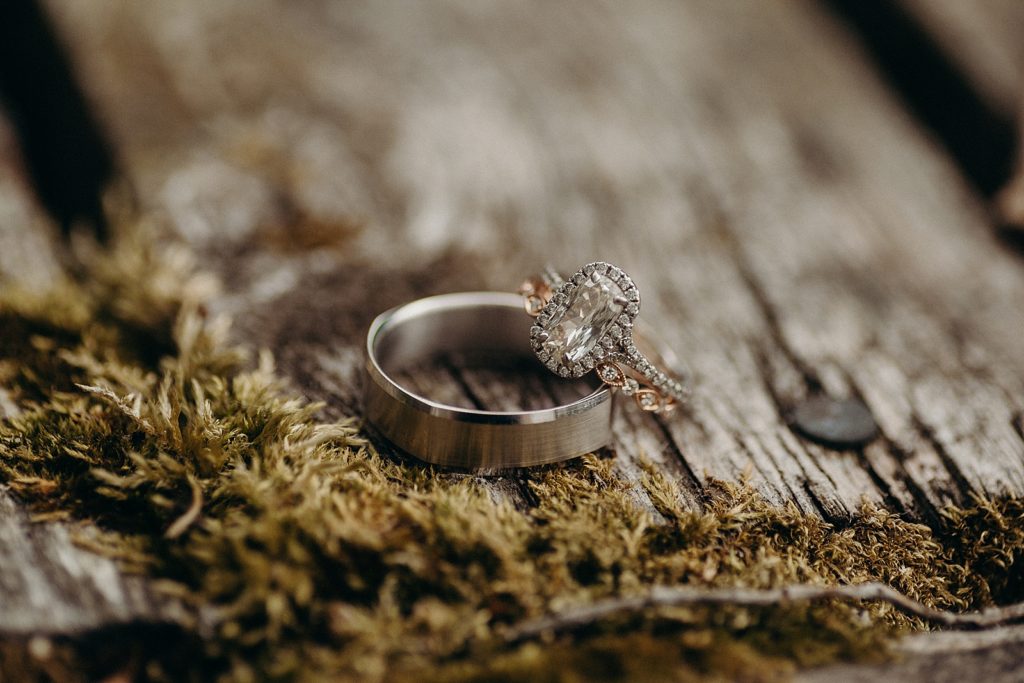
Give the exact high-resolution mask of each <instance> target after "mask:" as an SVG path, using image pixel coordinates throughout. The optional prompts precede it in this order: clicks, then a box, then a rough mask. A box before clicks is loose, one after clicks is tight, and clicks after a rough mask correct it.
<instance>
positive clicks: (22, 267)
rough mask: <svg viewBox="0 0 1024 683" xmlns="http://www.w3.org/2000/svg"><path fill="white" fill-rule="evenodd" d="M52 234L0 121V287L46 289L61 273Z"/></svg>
mask: <svg viewBox="0 0 1024 683" xmlns="http://www.w3.org/2000/svg"><path fill="white" fill-rule="evenodd" d="M55 233H56V228H55V227H54V226H53V223H52V221H50V220H49V219H48V218H47V217H46V215H45V214H44V213H43V211H42V209H40V207H39V205H38V203H37V202H36V200H35V199H34V198H33V196H32V193H31V190H30V188H29V186H28V181H27V180H26V178H25V174H24V172H23V170H22V165H21V163H20V159H19V153H18V150H17V147H16V145H15V141H14V135H13V132H12V130H11V128H10V126H9V125H8V124H7V121H5V120H4V119H3V118H2V117H0V286H10V285H12V284H19V285H21V286H23V287H27V288H35V289H41V288H44V287H46V286H47V284H48V283H49V282H51V281H52V280H53V279H54V278H55V277H56V276H57V273H58V272H59V269H60V266H59V264H58V259H57V257H56V255H55V252H54V249H53V242H52V239H53V237H54V235H55Z"/></svg>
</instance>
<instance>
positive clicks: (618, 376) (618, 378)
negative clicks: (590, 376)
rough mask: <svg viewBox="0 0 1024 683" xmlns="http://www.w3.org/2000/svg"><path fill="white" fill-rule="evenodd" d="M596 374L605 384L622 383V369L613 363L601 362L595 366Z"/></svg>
mask: <svg viewBox="0 0 1024 683" xmlns="http://www.w3.org/2000/svg"><path fill="white" fill-rule="evenodd" d="M597 376H598V377H600V378H601V381H602V382H605V383H607V384H614V385H619V384H622V381H623V376H622V371H621V370H619V368H618V367H616V365H615V364H614V363H602V364H601V365H598V366H597Z"/></svg>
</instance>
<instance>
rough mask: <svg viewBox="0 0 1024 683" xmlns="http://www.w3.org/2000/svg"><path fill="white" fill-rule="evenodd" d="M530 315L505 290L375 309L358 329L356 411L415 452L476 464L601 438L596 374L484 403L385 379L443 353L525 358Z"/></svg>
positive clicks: (568, 450)
mask: <svg viewBox="0 0 1024 683" xmlns="http://www.w3.org/2000/svg"><path fill="white" fill-rule="evenodd" d="M531 324H532V321H531V320H530V319H529V318H528V317H526V316H524V315H523V304H522V299H521V298H520V297H519V296H517V295H516V294H512V293H508V292H464V293H458V294H443V295H440V296H432V297H428V298H425V299H420V300H418V301H413V302H412V303H408V304H405V305H402V306H398V307H396V308H393V309H391V310H389V311H386V312H385V313H382V314H381V315H379V316H377V318H376V319H375V320H374V321H373V323H372V324H371V325H370V329H369V331H368V332H367V335H366V378H365V381H364V387H363V410H364V417H365V419H366V421H367V422H368V423H369V424H370V425H371V426H372V427H373V428H374V429H375V430H376V431H377V432H379V433H380V435H381V436H383V437H385V438H386V439H387V440H388V441H390V442H391V443H392V444H394V445H395V446H397V447H398V448H400V449H401V450H403V451H405V452H406V453H408V454H410V455H412V456H413V457H415V458H417V459H419V460H422V461H425V462H428V463H432V464H435V465H442V466H445V467H457V468H461V469H467V470H471V471H474V472H484V473H486V472H489V471H500V470H504V469H509V468H516V467H529V466H532V465H543V464H547V463H553V462H559V461H562V460H568V459H570V458H574V457H577V456H580V455H583V454H585V453H590V452H592V451H595V450H597V449H599V448H601V447H603V446H606V445H608V444H609V443H610V442H611V438H612V429H611V415H612V394H611V392H610V391H609V389H608V388H607V387H606V386H605V385H603V384H597V385H596V386H595V388H594V391H593V392H591V393H590V394H588V395H586V396H584V397H583V398H580V399H579V400H577V401H573V402H572V403H568V404H565V405H558V406H554V407H552V408H545V409H541V410H524V411H488V410H475V409H469V408H459V407H456V406H451V405H446V404H444V403H440V402H438V401H434V400H431V399H428V398H426V397H424V396H420V395H419V394H417V393H415V392H414V391H412V390H411V389H409V388H407V387H404V386H402V385H401V384H399V383H398V382H397V381H396V380H395V379H394V374H395V373H396V372H398V371H400V370H402V369H406V368H410V367H415V366H416V365H417V364H421V363H426V362H429V361H430V360H431V359H434V358H437V357H438V356H441V355H444V354H448V353H458V352H470V353H477V352H497V353H501V354H510V355H514V356H520V357H523V358H530V357H532V356H533V352H532V350H531V348H530V344H529V332H530V325H531Z"/></svg>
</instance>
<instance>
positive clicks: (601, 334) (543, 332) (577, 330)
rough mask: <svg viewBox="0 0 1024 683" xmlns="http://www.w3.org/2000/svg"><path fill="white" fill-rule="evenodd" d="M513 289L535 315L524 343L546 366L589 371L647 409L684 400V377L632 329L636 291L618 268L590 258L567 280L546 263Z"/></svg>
mask: <svg viewBox="0 0 1024 683" xmlns="http://www.w3.org/2000/svg"><path fill="white" fill-rule="evenodd" d="M519 294H520V295H521V296H524V297H525V307H526V312H527V313H529V314H530V315H531V316H533V317H534V318H535V319H536V320H535V322H534V325H533V326H532V327H531V328H530V345H531V347H532V348H533V351H534V353H535V354H536V355H537V358H538V359H540V361H541V362H542V363H543V364H544V365H545V366H546V367H547V368H548V369H549V370H551V371H552V372H554V373H556V374H558V375H559V376H561V377H582V376H583V375H586V374H587V373H589V372H590V371H591V370H594V371H595V372H596V373H597V376H598V377H599V378H600V379H601V381H602V382H604V383H605V384H606V385H607V386H609V387H612V388H616V389H618V390H619V391H621V392H622V393H624V394H626V395H631V396H633V398H634V399H635V400H636V402H637V404H638V405H639V406H640V408H642V409H643V410H645V411H649V412H653V413H667V412H669V411H671V410H673V409H674V408H675V407H676V406H677V405H678V404H679V403H681V402H684V401H686V400H687V398H688V396H689V392H688V390H687V389H686V387H685V386H684V385H683V382H682V381H681V380H680V379H679V378H678V377H674V376H672V375H671V374H669V372H668V371H667V370H668V368H669V367H670V366H672V365H674V363H673V362H672V360H673V359H670V358H668V353H669V352H668V351H666V350H656V349H654V348H653V346H652V345H651V344H649V343H646V340H645V339H644V335H641V334H636V335H634V325H635V322H636V317H637V314H638V313H639V312H640V292H639V291H638V290H637V288H636V285H635V284H634V283H633V280H632V278H630V277H629V276H628V275H626V273H624V272H623V271H622V269H621V268H618V267H616V266H613V265H611V264H610V263H605V262H604V261H597V262H594V263H589V264H587V265H585V266H583V267H582V268H580V269H579V270H578V271H577V272H576V273H574V274H573V276H572V277H571V278H569V279H568V280H565V279H563V278H562V277H561V276H560V275H559V274H558V273H557V272H556V271H554V270H552V269H551V268H548V269H546V270H545V271H544V272H543V273H541V274H540V275H536V276H534V277H531V278H529V279H528V280H526V282H524V283H523V285H522V286H521V287H520V288H519ZM645 346H646V347H647V348H643V347H645ZM641 349H643V350H641Z"/></svg>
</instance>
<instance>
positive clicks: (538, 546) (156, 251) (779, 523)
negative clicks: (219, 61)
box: [0, 238, 1024, 681]
mask: <svg viewBox="0 0 1024 683" xmlns="http://www.w3.org/2000/svg"><path fill="white" fill-rule="evenodd" d="M209 292H210V286H209V281H208V280H207V279H205V278H203V277H201V276H197V275H195V274H194V273H193V272H192V268H191V265H190V263H189V261H188V259H187V258H186V257H185V256H184V255H182V254H181V252H179V251H177V250H176V249H175V248H173V247H168V246H159V245H156V244H155V243H154V242H152V241H148V240H143V239H138V238H136V239H131V238H129V239H128V241H123V242H122V243H121V244H120V245H119V246H117V247H116V248H115V250H114V251H113V253H112V254H111V255H108V256H105V257H103V258H102V260H101V261H100V262H98V263H97V264H95V266H94V268H93V269H92V276H91V277H90V278H88V279H87V280H86V281H84V282H81V283H77V284H72V283H62V284H59V285H58V286H57V287H56V288H55V289H54V291H52V292H49V293H44V294H34V293H24V292H21V293H15V292H7V293H6V294H5V295H3V300H2V301H0V321H2V322H3V325H2V327H0V380H2V385H3V386H6V387H7V388H8V389H9V391H11V392H13V397H14V400H15V401H16V402H17V404H18V405H19V406H20V409H21V412H20V414H19V415H17V416H14V417H9V418H7V419H5V420H4V421H2V422H0V480H2V481H4V482H6V483H7V485H9V486H10V487H11V488H12V489H13V490H14V491H15V492H16V493H17V494H18V495H19V496H20V497H21V498H22V499H23V500H24V501H25V503H26V504H27V505H29V506H30V507H31V509H32V510H33V511H34V512H35V513H37V514H41V515H44V516H50V517H53V516H58V517H60V516H65V517H70V518H74V519H82V520H90V521H92V522H94V523H95V524H97V525H98V526H99V527H100V528H101V529H103V531H104V536H103V539H104V544H105V547H106V548H107V549H108V550H109V551H110V552H111V553H112V554H116V556H118V557H119V558H121V559H122V561H123V562H124V563H125V566H126V567H127V568H129V569H132V570H135V571H140V572H144V573H147V574H149V575H152V576H153V577H154V578H156V579H159V582H158V583H157V584H155V585H157V586H158V587H159V588H160V590H163V591H166V592H168V593H170V594H173V595H175V596H178V597H179V598H181V599H182V600H184V601H185V604H186V605H187V606H188V607H189V610H190V612H191V614H192V621H191V622H190V623H188V624H185V625H184V626H183V628H184V630H185V631H186V635H187V637H185V638H183V640H182V642H185V643H191V645H190V646H189V647H190V648H191V650H190V651H189V654H188V655H187V657H186V658H185V659H186V660H187V663H186V664H185V671H184V674H190V675H192V676H194V677H197V678H199V677H202V678H208V677H211V676H213V675H220V676H224V677H225V678H231V679H235V680H256V679H261V680H262V679H268V678H273V679H276V678H281V679H295V678H320V677H325V676H331V677H334V678H336V679H340V680H346V679H350V680H405V679H410V680H412V679H418V680H428V681H429V680H445V681H448V680H465V681H477V680H480V681H482V680H509V681H517V680H531V681H532V680H541V681H545V680H550V681H575V680H619V679H629V680H636V681H643V680H666V679H677V680H697V679H707V678H711V679H715V678H720V679H733V678H742V679H745V680H775V679H777V678H781V677H785V676H786V675H787V674H788V673H789V672H791V671H792V670H793V669H794V668H795V667H797V666H806V665H810V664H817V663H823V662H827V661H832V660H835V659H841V658H855V657H871V656H878V654H879V653H884V651H885V645H886V643H888V642H890V641H891V638H892V636H893V635H894V634H897V633H900V632H903V631H906V630H909V629H918V628H922V624H920V623H918V622H916V621H915V620H913V619H910V618H907V617H905V616H903V615H901V614H899V613H897V612H895V611H894V610H893V609H892V608H890V607H889V606H887V605H884V604H863V605H851V604H844V603H839V602H835V603H827V604H817V605H802V604H788V605H781V606H778V607H773V608H740V607H735V608H725V609H723V608H713V609H712V608H701V607H694V608H672V609H668V608H665V609H660V610H651V611H650V612H649V613H645V614H640V615H631V616H623V617H619V618H616V619H609V620H607V621H605V622H602V623H598V624H595V625H594V626H593V628H591V629H588V630H585V631H584V632H582V633H578V634H576V635H574V636H573V637H571V638H570V637H565V638H560V639H556V640H553V641H551V642H529V643H525V644H520V645H517V646H514V647H512V646H508V645H506V644H505V640H504V637H503V634H504V633H505V632H506V630H507V629H509V628H510V627H512V626H514V625H515V624H518V623H521V622H522V621H523V620H526V619H529V618H532V617H537V616H540V615H543V614H547V613H550V612H552V611H557V610H559V609H563V608H565V607H568V606H572V605H578V604H583V603H587V602H589V601H593V600H595V599H601V598H606V597H610V596H617V595H629V594H635V593H638V592H642V591H643V590H645V589H646V588H648V587H650V586H653V585H678V584H687V585H694V586H750V587H777V586H781V585H786V584H791V583H815V584H823V585H839V584H849V583H858V582H862V581H869V580H870V581H884V582H886V583H888V584H890V585H892V586H893V587H895V588H896V589H898V590H900V591H901V592H903V593H905V594H907V595H909V596H911V597H913V598H915V599H917V600H920V601H922V602H924V603H925V604H928V605H930V606H933V607H937V608H946V609H966V608H976V607H981V606H984V605H987V604H991V603H992V602H993V601H998V600H1006V599H1010V598H1014V597H1020V596H1019V595H1018V593H1019V590H1020V588H1019V587H1020V585H1021V581H1020V580H1019V579H1020V574H1019V571H1020V570H1019V567H1020V562H1019V559H1020V555H1021V549H1022V548H1024V537H1022V532H1021V529H1022V528H1024V506H1022V504H1021V503H1020V501H1017V500H1004V501H998V502H993V501H978V503H977V505H976V506H974V507H973V508H971V509H968V510H953V511H950V512H949V514H948V517H947V525H946V527H945V528H944V529H941V530H938V531H934V530H931V529H929V528H927V527H924V526H921V525H917V524H912V523H909V522H906V521H904V520H902V519H900V518H899V517H898V516H896V515H893V514H890V513H888V512H885V511H883V510H880V509H877V508H874V507H870V506H865V507H864V508H863V509H862V510H861V511H860V514H859V516H858V517H857V519H855V520H853V521H851V522H850V523H849V524H847V525H845V526H843V527H842V528H839V527H836V526H833V525H830V524H828V523H826V522H824V521H822V520H820V519H817V518H813V517H808V516H806V515H803V514H802V513H800V512H799V511H798V510H796V509H795V508H794V507H783V508H777V507H773V506H770V505H768V504H767V503H765V502H764V501H763V500H762V499H760V498H759V497H758V496H757V495H756V494H755V493H753V492H752V491H750V490H749V489H747V488H745V487H743V486H742V485H732V484H727V483H721V484H719V485H718V486H717V488H716V490H715V491H714V495H713V496H712V500H711V501H710V503H709V504H708V506H707V509H706V510H704V511H703V512H700V513H695V512H692V511H689V510H687V509H685V508H684V507H683V505H682V504H681V500H682V496H681V495H680V493H679V491H678V490H677V489H676V486H675V484H674V482H672V481H670V480H668V479H666V478H665V477H664V476H662V475H661V474H660V473H658V472H656V471H655V470H653V469H651V470H650V471H649V472H648V473H647V474H646V476H645V477H644V479H643V481H642V485H643V487H644V488H645V489H646V491H647V493H648V494H649V496H650V497H651V499H652V500H653V501H654V502H655V505H656V507H657V510H658V512H659V513H660V515H661V517H662V518H663V520H664V521H662V520H657V521H656V520H655V519H653V518H652V517H651V515H649V514H648V513H647V512H645V511H644V510H641V509H638V508H637V506H636V505H635V504H634V502H633V501H632V499H631V498H630V496H629V491H628V490H627V487H626V486H625V484H623V483H622V482H621V481H620V480H619V479H617V478H616V476H615V474H614V472H613V463H612V462H611V461H610V460H608V459H602V458H599V457H596V456H588V457H585V458H581V459H579V460H578V461H576V462H574V463H571V464H569V465H567V466H564V467H548V468H542V469H539V470H537V471H535V472H532V473H531V474H530V481H529V486H530V487H531V488H532V490H533V494H534V498H535V500H536V501H537V504H536V506H535V507H534V508H532V509H530V510H528V511H522V510H518V509H516V508H514V507H513V506H512V505H511V504H509V503H507V502H502V501H496V500H494V499H492V497H491V495H490V494H489V493H488V492H487V491H486V490H484V489H482V488H481V487H479V486H478V485H476V484H475V483H474V481H473V480H472V479H471V478H465V477H455V476H451V475H443V474H439V473H437V472H434V471H433V470H431V469H427V468H420V467H416V466H410V465H404V464H400V463H395V462H393V461H391V460H389V459H387V458H384V457H381V456H380V455H378V454H377V453H375V452H374V451H373V449H372V448H370V447H369V446H368V444H367V442H366V441H365V440H364V439H363V438H362V437H361V435H360V433H359V431H358V427H357V425H356V423H354V422H341V423H324V422H322V421H320V420H319V419H318V407H317V406H316V405H310V404H307V403H306V402H304V401H303V400H302V399H301V398H298V397H296V396H294V395H292V394H291V393H290V392H289V391H288V389H287V387H286V386H285V385H284V384H283V383H282V381H281V380H280V378H278V377H277V376H276V375H275V372H274V368H273V362H272V359H271V358H270V357H269V356H268V355H266V354H264V355H262V356H261V357H260V358H258V359H250V358H248V357H247V355H246V354H245V353H243V352H241V351H240V350H238V349H235V348H231V347H229V346H227V345H226V343H225V332H226V328H225V326H224V324H222V323H220V322H218V321H215V320H210V319H208V318H207V317H206V316H205V314H204V307H203V300H204V297H206V296H207V295H208V294H209ZM175 652H176V654H175V661H174V662H171V661H168V659H167V656H162V655H161V653H160V652H159V651H147V652H145V654H144V655H138V656H137V657H136V658H135V660H137V661H136V662H135V664H133V666H135V667H136V669H137V672H138V673H139V674H140V675H144V676H146V677H151V678H161V677H174V678H179V677H180V675H182V671H181V670H180V669H178V668H175V667H180V666H181V665H182V664H181V658H180V648H179V649H176V650H175ZM94 653H95V650H94V649H90V648H89V647H85V646H82V645H81V644H80V642H79V641H67V642H63V643H57V645H56V649H53V648H51V650H50V651H48V654H47V656H46V657H44V658H40V657H38V656H33V655H32V648H31V647H30V646H29V644H18V643H11V642H8V643H6V644H4V647H3V648H2V649H0V660H2V661H0V674H3V673H7V674H17V675H25V676H30V675H38V676H40V677H43V678H45V677H46V675H47V674H46V671H47V669H46V666H50V667H57V668H59V669H60V670H61V671H75V670H77V671H94V669H89V668H82V667H87V666H89V665H90V657H95V654H94ZM37 654H38V653H37ZM140 658H141V659H140ZM62 662H64V663H67V662H78V665H80V666H78V667H77V668H76V666H72V665H70V664H68V666H66V667H64V668H60V667H61V666H63V664H61V663H62ZM44 665H45V666H44ZM92 666H94V667H95V662H94V661H93V662H92ZM172 670H173V671H174V673H173V674H172V673H171V672H172Z"/></svg>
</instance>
